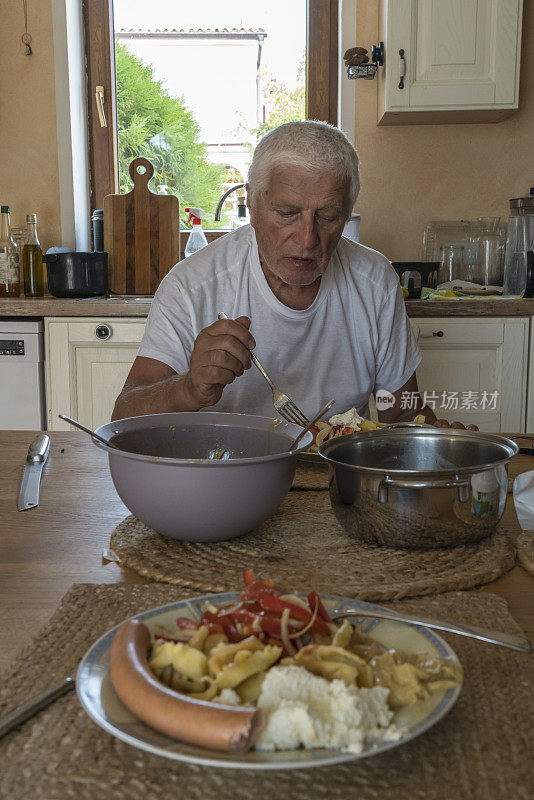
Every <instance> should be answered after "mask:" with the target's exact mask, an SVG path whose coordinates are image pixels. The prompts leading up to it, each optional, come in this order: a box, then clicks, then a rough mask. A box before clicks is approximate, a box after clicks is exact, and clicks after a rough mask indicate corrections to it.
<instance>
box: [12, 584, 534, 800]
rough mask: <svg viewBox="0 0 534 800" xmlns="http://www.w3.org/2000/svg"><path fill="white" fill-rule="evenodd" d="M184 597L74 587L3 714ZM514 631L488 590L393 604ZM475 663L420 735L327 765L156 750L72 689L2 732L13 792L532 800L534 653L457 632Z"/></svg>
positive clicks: (175, 592) (231, 799)
mask: <svg viewBox="0 0 534 800" xmlns="http://www.w3.org/2000/svg"><path fill="white" fill-rule="evenodd" d="M183 596H184V591H183V589H180V588H178V587H173V586H170V585H168V584H148V585H144V586H141V585H126V584H122V585H116V586H100V585H92V584H81V585H77V586H73V587H72V588H71V589H70V591H69V592H68V593H67V594H66V595H65V597H64V598H63V601H62V603H61V605H60V607H59V608H58V610H57V611H56V613H55V614H54V616H53V617H52V619H51V620H50V622H49V623H48V624H47V625H46V627H45V628H44V629H43V631H42V632H41V633H40V635H39V636H37V637H36V638H35V640H34V641H33V642H32V644H31V645H30V646H29V647H28V648H26V649H25V650H24V651H23V652H22V653H21V655H20V656H19V657H18V658H17V660H16V661H15V663H14V664H13V665H12V667H11V668H10V669H8V670H7V671H6V673H5V674H4V675H3V680H2V684H1V689H0V712H2V713H3V712H5V711H7V710H9V709H10V708H12V707H13V706H14V705H16V704H17V703H19V702H22V701H23V700H26V699H27V698H28V697H29V696H30V695H32V694H34V693H36V692H38V691H41V690H42V689H44V688H46V687H47V686H48V685H50V684H51V683H52V682H53V681H55V680H57V679H59V678H60V677H62V676H64V675H67V674H69V673H72V672H73V671H74V670H75V668H76V665H77V663H78V662H79V660H80V658H81V657H82V655H83V654H84V652H85V651H86V650H87V648H88V647H89V645H90V644H91V643H92V642H93V641H94V640H95V639H97V638H98V637H99V636H100V635H101V634H103V633H105V632H106V630H108V629H109V628H110V627H112V626H113V625H115V624H117V623H118V622H120V621H121V620H122V619H124V618H125V617H127V616H129V615H131V614H134V613H137V612H139V611H143V610H146V609H148V608H151V607H153V606H159V605H163V604H165V603H170V602H173V601H175V600H178V599H180V598H181V597H183ZM390 605H391V607H393V608H396V609H399V610H402V609H405V610H411V611H413V612H415V613H419V614H427V615H432V616H435V617H442V618H449V619H456V620H463V621H467V622H473V623H478V624H481V625H486V626H488V627H493V628H497V629H500V630H506V631H515V632H518V631H519V628H518V626H517V625H516V623H515V622H514V620H513V619H512V617H511V616H510V615H509V613H508V611H507V608H506V604H505V602H504V601H503V600H501V599H500V598H498V597H496V596H494V595H490V594H486V593H478V592H452V593H449V594H443V595H439V596H437V597H424V598H419V599H417V600H410V601H402V602H398V603H394V604H390ZM447 638H448V639H449V641H450V642H451V643H452V644H453V646H454V648H455V650H456V652H457V653H458V656H459V657H460V659H461V661H462V664H463V666H464V672H465V683H464V688H463V691H462V694H461V696H460V699H459V700H458V702H457V704H456V705H455V706H454V708H453V709H452V711H451V712H450V713H449V714H448V715H447V716H446V717H445V718H444V719H443V720H441V721H440V722H438V723H437V725H435V726H434V727H433V728H432V729H431V730H429V731H427V732H426V733H425V734H422V735H421V736H419V737H418V738H417V739H415V740H413V741H412V742H409V743H407V744H406V745H403V746H401V747H399V748H398V749H396V750H392V751H389V752H387V753H384V754H382V755H379V756H375V757H373V758H369V759H365V760H362V761H355V762H354V763H349V764H343V765H338V766H332V767H324V768H320V769H310V770H295V771H288V772H284V771H279V772H253V771H241V770H222V769H221V770H218V769H213V768H205V767H200V766H196V765H189V764H182V763H180V762H174V761H169V760H166V759H163V758H160V757H158V756H153V755H150V754H148V753H145V752H143V751H141V750H137V749H135V748H132V747H129V746H128V745H126V744H124V743H122V742H120V741H118V740H116V739H114V738H113V737H111V736H110V735H108V734H107V733H105V732H104V731H102V730H101V729H100V728H98V727H97V726H96V725H95V724H94V723H93V722H92V721H91V720H90V719H89V718H88V717H87V716H86V714H85V712H84V711H83V710H82V708H81V707H80V705H79V703H78V700H77V698H76V696H75V695H74V694H73V693H71V694H69V695H67V696H66V697H63V698H61V699H60V700H58V701H56V702H55V703H54V704H53V705H52V706H49V707H48V708H47V709H46V710H44V711H42V712H41V713H40V714H39V715H38V716H37V717H35V718H34V719H33V720H29V721H28V722H27V723H26V724H25V725H23V726H22V727H21V728H20V729H19V730H17V731H14V732H12V733H11V734H9V735H8V736H6V737H5V738H4V739H3V740H2V741H0V764H1V765H2V766H1V768H0V798H2V800H22V799H23V798H24V800H28V798H32V800H33V799H34V798H37V800H41V798H43V800H64V799H65V800H66V798H76V800H95V798H103V799H105V800H134V799H137V798H142V800H156V798H173V800H180V799H181V798H187V800H241V799H243V800H251V798H254V800H263V798H266V799H267V798H268V800H278V799H280V800H282V798H283V799H284V800H288V799H290V800H337V799H338V798H339V800H353V799H354V800H356V798H357V799H358V800H393V798H395V800H471V799H473V800H479V799H480V800H527V798H528V799H529V800H530V798H532V795H533V788H532V787H533V785H534V783H533V779H534V774H533V767H532V764H533V759H532V756H533V753H532V730H533V720H534V706H533V697H532V684H533V681H532V678H533V664H534V659H533V657H532V656H527V655H521V654H519V653H515V652H513V651H511V650H506V649H504V648H500V647H496V646H492V645H488V644H484V643H481V642H475V641H473V640H469V639H464V638H462V637H454V636H449V637H447Z"/></svg>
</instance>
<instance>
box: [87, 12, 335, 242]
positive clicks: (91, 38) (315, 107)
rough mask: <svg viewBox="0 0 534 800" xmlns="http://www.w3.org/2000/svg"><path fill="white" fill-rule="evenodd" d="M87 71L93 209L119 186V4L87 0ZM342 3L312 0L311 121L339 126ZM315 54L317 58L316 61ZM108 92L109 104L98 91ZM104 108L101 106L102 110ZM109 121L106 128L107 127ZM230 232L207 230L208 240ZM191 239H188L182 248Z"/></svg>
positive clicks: (308, 28) (105, 95)
mask: <svg viewBox="0 0 534 800" xmlns="http://www.w3.org/2000/svg"><path fill="white" fill-rule="evenodd" d="M82 7H83V22H84V34H85V52H86V70H87V114H88V133H89V180H90V201H91V208H102V206H103V203H104V197H105V196H106V195H107V194H116V193H117V192H118V190H119V188H118V175H119V169H118V152H117V133H116V132H117V100H116V73H115V46H114V35H113V0H82ZM338 15H339V0H307V14H306V18H307V19H306V41H307V47H306V52H307V64H306V71H307V92H306V118H307V119H320V120H324V121H326V122H330V123H331V124H332V125H337V124H338V37H339V33H338V28H339V23H338V19H339V17H338ZM312 56H313V57H312ZM97 86H98V87H102V89H103V98H102V100H103V102H102V106H100V100H99V98H98V94H97V91H96V87H97ZM99 106H100V108H99ZM102 111H103V114H104V118H105V125H104V124H103V122H104V118H103V117H102V113H101V112H102ZM222 233H224V231H213V233H212V236H210V232H209V231H207V236H208V240H209V239H211V238H212V237H213V238H216V237H217V236H220V235H222ZM186 241H187V236H184V237H183V241H182V242H181V244H182V247H183V246H185V243H186Z"/></svg>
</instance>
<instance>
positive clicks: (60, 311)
mask: <svg viewBox="0 0 534 800" xmlns="http://www.w3.org/2000/svg"><path fill="white" fill-rule="evenodd" d="M151 303H152V298H151V297H146V296H145V297H124V296H116V297H115V296H114V297H93V298H83V299H68V298H58V297H51V296H49V297H38V298H24V297H22V298H13V299H8V298H5V297H4V298H0V317H104V316H105V317H146V316H147V315H148V312H149V311H150V306H151ZM406 311H407V313H408V316H409V317H531V316H533V315H534V300H531V299H530V300H523V299H518V300H514V299H510V300H492V299H490V298H482V299H473V300H407V301H406Z"/></svg>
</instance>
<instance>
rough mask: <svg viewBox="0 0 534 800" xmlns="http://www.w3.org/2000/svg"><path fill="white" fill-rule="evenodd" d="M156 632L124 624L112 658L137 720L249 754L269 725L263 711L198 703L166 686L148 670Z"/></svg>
mask: <svg viewBox="0 0 534 800" xmlns="http://www.w3.org/2000/svg"><path fill="white" fill-rule="evenodd" d="M149 646H150V631H149V629H148V628H147V626H146V625H145V624H144V623H143V622H140V621H139V620H128V621H126V622H123V624H122V625H121V626H120V628H119V629H118V630H117V633H116V634H115V637H114V639H113V643H112V645H111V653H110V675H111V682H112V683H113V687H114V689H115V691H116V692H117V694H118V696H119V698H120V699H121V700H122V702H123V703H124V705H125V706H126V707H127V708H128V709H129V710H130V711H131V712H132V713H133V714H135V716H136V717H139V719H141V720H143V722H146V723H147V725H150V726H151V727H152V728H155V729H156V730H158V731H161V732H162V733H165V734H167V736H170V737H172V738H173V739H181V740H182V741H184V742H190V743H192V744H197V745H200V746H201V747H208V748H211V749H212V750H225V751H229V752H232V753H243V752H245V751H246V750H249V749H250V748H251V747H252V745H253V744H254V740H255V738H256V735H257V734H258V733H259V731H260V730H261V728H262V726H263V715H262V711H261V709H259V708H233V707H229V706H223V705H218V704H217V703H209V702H206V701H205V700H197V699H195V698H193V697H188V696H187V695H183V694H179V693H178V692H175V691H173V690H172V689H169V688H168V687H167V686H165V685H163V684H162V683H160V682H159V681H158V680H157V679H156V678H155V676H154V675H153V673H152V671H151V670H150V667H149V666H148V659H147V654H148V649H149Z"/></svg>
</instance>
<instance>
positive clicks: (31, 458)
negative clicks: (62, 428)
mask: <svg viewBox="0 0 534 800" xmlns="http://www.w3.org/2000/svg"><path fill="white" fill-rule="evenodd" d="M49 452H50V439H49V437H48V436H47V435H46V434H44V433H40V434H39V435H38V436H36V437H35V439H34V440H33V442H32V443H31V444H30V446H29V448H28V455H27V456H26V463H25V465H24V469H23V471H22V481H21V484H20V491H19V502H18V509H19V511H28V509H30V508H35V506H38V505H39V487H40V485H41V475H42V473H43V467H44V465H45V464H46V459H47V458H48V454H49Z"/></svg>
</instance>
